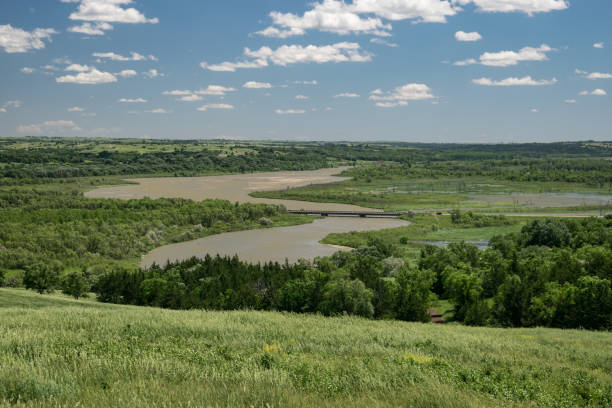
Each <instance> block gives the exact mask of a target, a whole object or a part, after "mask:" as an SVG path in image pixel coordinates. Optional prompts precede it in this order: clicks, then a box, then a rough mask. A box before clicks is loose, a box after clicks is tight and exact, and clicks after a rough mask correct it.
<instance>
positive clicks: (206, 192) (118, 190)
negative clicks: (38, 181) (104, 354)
mask: <svg viewBox="0 0 612 408" xmlns="http://www.w3.org/2000/svg"><path fill="white" fill-rule="evenodd" d="M343 169H344V168H334V169H322V170H315V171H282V172H271V173H254V174H235V175H226V176H210V177H171V178H169V177H165V178H142V179H131V180H128V181H130V182H133V183H137V184H130V185H125V186H114V187H104V188H100V189H96V190H92V191H89V192H87V193H86V194H85V195H86V196H87V197H92V198H118V199H126V200H127V199H133V198H144V197H149V198H162V197H165V198H188V199H192V200H196V201H201V200H206V199H212V198H217V199H223V200H229V201H232V202H236V201H237V202H241V203H246V202H248V203H265V204H282V205H284V206H285V207H287V208H288V209H290V210H300V209H305V210H327V211H373V210H372V209H371V208H363V207H359V206H355V205H348V204H334V203H312V202H305V201H291V200H275V199H265V198H254V197H251V196H249V193H251V192H253V191H268V190H280V189H284V188H290V187H300V186H306V185H309V184H323V183H332V182H335V181H342V180H346V178H343V177H336V176H334V174H338V173H340V172H341V171H342V170H343ZM409 224H410V223H409V222H407V221H403V220H400V219H393V218H355V217H329V218H323V219H317V220H315V221H314V222H313V223H312V224H304V225H296V226H292V227H279V228H270V229H260V230H249V231H237V232H228V233H224V234H219V235H211V236H209V237H205V238H201V239H197V240H194V241H188V242H182V243H178V244H172V245H166V246H163V247H160V248H156V249H154V250H153V251H151V252H150V253H148V254H146V255H144V256H143V257H142V260H141V263H140V265H141V266H142V267H145V268H147V267H150V266H151V265H152V264H154V263H156V264H158V265H165V264H166V263H167V262H169V261H178V260H184V259H189V258H191V257H193V256H197V257H204V256H206V254H210V255H213V256H214V255H217V254H219V255H229V256H233V255H238V256H239V257H240V259H241V260H244V261H248V262H255V263H257V262H262V263H263V262H268V261H277V262H284V261H285V260H288V261H289V262H291V263H294V262H296V261H297V260H298V259H300V258H303V259H313V258H315V257H318V256H329V255H332V254H333V253H334V252H336V251H338V250H339V249H340V250H342V249H346V248H337V247H333V246H330V245H325V244H321V243H319V241H321V240H322V239H323V238H325V237H326V236H327V235H329V234H331V233H343V232H351V231H372V230H380V229H387V228H395V227H402V226H406V225H409Z"/></svg>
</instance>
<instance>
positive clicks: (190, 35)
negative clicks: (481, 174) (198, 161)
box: [0, 0, 612, 143]
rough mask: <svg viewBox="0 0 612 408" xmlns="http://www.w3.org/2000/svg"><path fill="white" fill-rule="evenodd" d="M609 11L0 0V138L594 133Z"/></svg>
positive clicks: (601, 130)
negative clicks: (45, 136) (31, 136)
mask: <svg viewBox="0 0 612 408" xmlns="http://www.w3.org/2000/svg"><path fill="white" fill-rule="evenodd" d="M610 21H612V2H610V1H609V0H589V1H584V0H583V1H578V0H570V1H567V0H346V1H344V2H342V1H340V0H320V1H315V2H311V1H297V0H257V1H252V0H224V1H202V0H180V1H167V0H146V1H145V0H138V1H136V0H3V1H2V3H1V4H0V78H1V79H0V135H2V136H23V135H49V136H92V137H93V136H109V137H136V138H141V137H151V138H171V139H172V138H175V139H185V138H189V139H194V138H236V139H278V140H393V141H410V142H507V143H510V142H532V141H538V142H541V141H560V140H587V139H589V140H612V132H611V130H610V129H612V126H611V125H612V102H611V100H610V97H611V96H612V86H611V85H612V53H611V51H612V24H611V23H610Z"/></svg>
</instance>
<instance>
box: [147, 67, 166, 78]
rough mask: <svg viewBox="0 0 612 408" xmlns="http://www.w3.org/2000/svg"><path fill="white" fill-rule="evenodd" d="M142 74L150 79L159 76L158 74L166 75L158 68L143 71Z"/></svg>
mask: <svg viewBox="0 0 612 408" xmlns="http://www.w3.org/2000/svg"><path fill="white" fill-rule="evenodd" d="M142 74H143V75H144V76H146V77H147V78H150V79H153V78H157V77H158V76H161V77H163V76H164V74H161V73H159V72H158V71H157V70H156V69H150V70H148V71H147V72H143V73H142Z"/></svg>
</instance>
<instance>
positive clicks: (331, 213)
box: [289, 210, 410, 218]
mask: <svg viewBox="0 0 612 408" xmlns="http://www.w3.org/2000/svg"><path fill="white" fill-rule="evenodd" d="M289 213H291V214H301V215H320V216H322V217H361V218H366V217H374V218H397V217H401V216H402V215H404V214H410V212H409V211H397V212H383V211H327V210H289Z"/></svg>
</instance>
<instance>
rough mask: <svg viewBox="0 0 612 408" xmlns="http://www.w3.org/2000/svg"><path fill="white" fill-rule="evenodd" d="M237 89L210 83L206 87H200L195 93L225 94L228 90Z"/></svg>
mask: <svg viewBox="0 0 612 408" xmlns="http://www.w3.org/2000/svg"><path fill="white" fill-rule="evenodd" d="M235 90H236V89H234V88H228V87H225V86H221V85H209V86H208V87H207V88H205V89H200V90H199V91H195V92H194V93H195V94H198V95H216V96H224V95H225V94H226V93H228V92H234V91H235Z"/></svg>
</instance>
